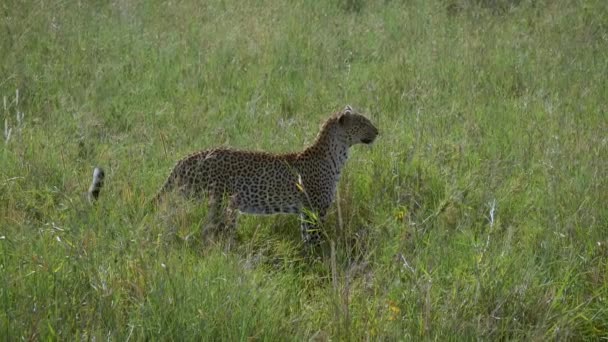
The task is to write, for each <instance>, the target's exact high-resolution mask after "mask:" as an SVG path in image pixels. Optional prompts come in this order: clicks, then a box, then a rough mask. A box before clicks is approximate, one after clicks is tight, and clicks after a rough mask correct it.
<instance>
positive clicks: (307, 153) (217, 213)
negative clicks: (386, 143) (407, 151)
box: [152, 105, 379, 245]
mask: <svg viewBox="0 0 608 342" xmlns="http://www.w3.org/2000/svg"><path fill="white" fill-rule="evenodd" d="M378 134H379V131H378V128H376V126H374V124H373V123H372V122H371V121H370V120H369V119H368V118H367V117H366V116H364V115H363V114H361V113H359V112H357V111H355V110H354V109H353V108H352V107H351V106H350V105H347V106H346V107H344V109H342V110H339V111H337V112H334V113H333V114H331V115H330V117H329V118H328V119H327V120H326V121H325V122H324V123H323V124H322V126H321V129H320V131H319V132H318V134H317V136H316V138H315V140H314V142H313V143H312V144H311V145H309V146H308V147H306V148H304V149H303V150H301V151H299V152H291V153H283V154H273V153H269V152H263V151H249V150H238V149H232V148H225V147H221V148H211V149H206V150H202V151H198V152H195V153H192V154H189V155H187V156H185V157H184V158H182V159H180V160H178V161H177V163H176V164H175V165H174V167H173V169H172V170H171V172H170V174H169V176H168V177H167V179H166V181H165V182H164V184H163V185H162V187H161V188H160V190H159V191H158V192H157V194H156V195H155V197H154V198H153V200H152V201H153V203H154V204H155V205H158V204H159V203H161V202H162V200H163V197H164V196H165V195H166V194H167V193H169V192H172V191H173V192H175V191H176V192H178V193H180V194H181V195H184V196H186V197H189V198H207V201H208V216H211V221H212V222H215V223H216V224H219V223H220V222H222V219H221V218H222V217H223V218H224V219H225V220H224V222H225V224H224V228H225V227H230V228H234V226H235V225H236V216H237V215H238V213H243V214H259V215H272V214H297V215H299V217H300V233H301V238H302V241H303V242H304V243H305V244H306V245H318V244H319V243H320V242H321V240H322V236H321V230H320V229H319V226H320V225H321V224H322V223H323V222H324V221H325V219H326V216H327V213H328V209H329V208H330V206H331V204H332V202H333V201H334V198H335V196H336V189H337V186H338V183H339V180H340V175H341V174H342V171H343V169H344V166H345V164H346V161H347V159H348V156H349V149H350V148H351V147H352V146H353V145H356V144H366V145H370V144H372V143H373V142H374V141H375V140H376V137H377V136H378ZM224 228H223V229H224Z"/></svg>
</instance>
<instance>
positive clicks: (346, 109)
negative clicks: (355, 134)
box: [338, 105, 353, 125]
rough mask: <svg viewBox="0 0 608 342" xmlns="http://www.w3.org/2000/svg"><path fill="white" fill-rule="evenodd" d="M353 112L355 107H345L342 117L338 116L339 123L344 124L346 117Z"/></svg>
mask: <svg viewBox="0 0 608 342" xmlns="http://www.w3.org/2000/svg"><path fill="white" fill-rule="evenodd" d="M352 113H353V108H352V107H351V106H348V105H347V106H346V107H344V110H343V111H342V113H340V117H339V118H338V123H340V125H344V123H345V122H346V119H347V117H348V116H349V115H351V114H352Z"/></svg>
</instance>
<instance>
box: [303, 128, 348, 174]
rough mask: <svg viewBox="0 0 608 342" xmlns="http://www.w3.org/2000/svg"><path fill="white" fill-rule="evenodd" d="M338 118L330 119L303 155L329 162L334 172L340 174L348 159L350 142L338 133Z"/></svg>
mask: <svg viewBox="0 0 608 342" xmlns="http://www.w3.org/2000/svg"><path fill="white" fill-rule="evenodd" d="M334 121H336V119H334V118H332V119H329V120H328V121H327V122H326V123H325V124H324V125H323V127H322V128H321V131H320V132H319V134H318V135H317V137H316V139H315V141H314V143H313V144H312V145H310V146H309V147H308V148H307V149H305V150H304V151H303V152H302V154H301V156H302V157H304V158H313V159H319V160H324V161H327V162H329V164H330V165H329V167H330V168H331V169H332V171H333V173H334V174H337V175H339V174H340V172H341V170H342V168H343V167H344V164H346V160H347V159H348V147H349V146H348V143H347V142H346V139H345V138H344V137H343V136H341V135H340V134H336V131H335V130H336V129H337V128H336V127H335V124H336V122H334Z"/></svg>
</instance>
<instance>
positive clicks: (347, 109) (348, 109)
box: [342, 105, 353, 115]
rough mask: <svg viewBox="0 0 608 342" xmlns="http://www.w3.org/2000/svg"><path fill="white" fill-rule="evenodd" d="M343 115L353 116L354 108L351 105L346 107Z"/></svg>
mask: <svg viewBox="0 0 608 342" xmlns="http://www.w3.org/2000/svg"><path fill="white" fill-rule="evenodd" d="M342 113H344V114H347V115H348V114H352V113H353V107H351V106H350V105H346V107H344V110H343V111H342Z"/></svg>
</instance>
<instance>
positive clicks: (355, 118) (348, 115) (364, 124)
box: [337, 106, 378, 146]
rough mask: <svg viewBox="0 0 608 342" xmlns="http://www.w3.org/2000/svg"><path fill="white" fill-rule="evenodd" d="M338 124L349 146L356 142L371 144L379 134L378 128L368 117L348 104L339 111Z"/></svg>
mask: <svg viewBox="0 0 608 342" xmlns="http://www.w3.org/2000/svg"><path fill="white" fill-rule="evenodd" d="M337 118H338V126H339V128H340V132H341V134H343V137H344V138H345V140H346V143H347V144H348V146H352V145H355V144H359V143H362V144H371V143H372V142H374V140H375V139H376V137H377V136H378V129H377V128H376V126H374V124H372V122H371V121H369V119H368V118H366V117H365V116H363V115H361V114H359V113H357V112H355V111H354V110H353V109H352V107H351V106H346V107H345V108H344V109H343V110H342V111H341V112H339V113H337Z"/></svg>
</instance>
